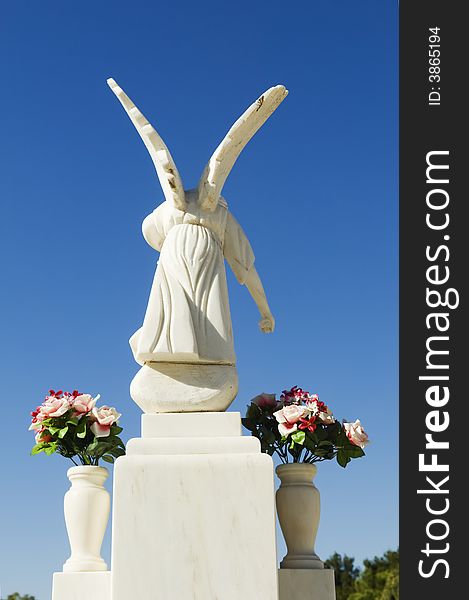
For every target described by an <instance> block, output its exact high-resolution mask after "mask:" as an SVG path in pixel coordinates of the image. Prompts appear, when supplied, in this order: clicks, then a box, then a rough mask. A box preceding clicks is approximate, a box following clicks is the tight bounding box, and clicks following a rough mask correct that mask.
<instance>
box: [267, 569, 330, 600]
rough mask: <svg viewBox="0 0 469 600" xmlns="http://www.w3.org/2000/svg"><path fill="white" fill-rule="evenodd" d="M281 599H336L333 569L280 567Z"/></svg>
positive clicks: (279, 587)
mask: <svg viewBox="0 0 469 600" xmlns="http://www.w3.org/2000/svg"><path fill="white" fill-rule="evenodd" d="M278 589H279V600H335V583H334V571H333V570H332V569H279V570H278Z"/></svg>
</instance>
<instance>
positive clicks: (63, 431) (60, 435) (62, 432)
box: [59, 427, 68, 439]
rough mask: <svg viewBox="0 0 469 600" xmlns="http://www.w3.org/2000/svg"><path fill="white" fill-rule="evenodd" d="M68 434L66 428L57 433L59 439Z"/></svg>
mask: <svg viewBox="0 0 469 600" xmlns="http://www.w3.org/2000/svg"><path fill="white" fill-rule="evenodd" d="M67 433H68V427H63V428H62V429H61V430H60V431H59V439H62V438H64V437H65V436H66V435H67Z"/></svg>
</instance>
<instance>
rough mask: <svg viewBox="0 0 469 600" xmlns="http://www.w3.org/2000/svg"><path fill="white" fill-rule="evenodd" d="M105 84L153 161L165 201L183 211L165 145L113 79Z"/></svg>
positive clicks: (181, 189) (179, 185) (176, 176)
mask: <svg viewBox="0 0 469 600" xmlns="http://www.w3.org/2000/svg"><path fill="white" fill-rule="evenodd" d="M107 83H108V85H109V87H110V88H111V90H112V91H113V92H114V94H115V95H116V96H117V98H118V99H119V101H120V103H121V104H122V106H123V107H124V109H125V112H126V113H127V114H128V115H129V117H130V120H131V121H132V123H133V124H134V126H135V128H136V130H137V131H138V133H139V135H140V137H141V138H142V140H143V143H144V144H145V146H146V147H147V150H148V152H149V153H150V156H151V158H152V160H153V164H154V165H155V169H156V173H157V175H158V178H159V180H160V184H161V187H162V188H163V193H164V195H165V198H166V200H168V201H169V202H172V203H173V205H174V206H175V207H176V208H179V209H180V210H185V209H186V201H185V196H184V187H183V185H182V180H181V177H180V175H179V173H178V170H177V168H176V164H175V162H174V160H173V158H172V156H171V154H170V153H169V150H168V148H167V147H166V145H165V143H164V142H163V140H162V139H161V138H160V136H159V135H158V133H157V132H156V130H155V129H154V127H153V126H152V125H151V124H150V123H149V122H148V121H147V119H146V118H145V117H144V116H143V115H142V113H141V112H140V111H139V109H138V108H137V107H136V106H135V104H134V103H133V102H132V100H131V99H130V98H129V97H128V96H127V94H126V93H125V92H124V91H123V90H122V88H120V87H119V86H118V85H117V83H116V82H115V81H114V79H108V80H107Z"/></svg>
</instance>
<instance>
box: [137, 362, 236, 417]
mask: <svg viewBox="0 0 469 600" xmlns="http://www.w3.org/2000/svg"><path fill="white" fill-rule="evenodd" d="M237 393H238V374H237V372H236V367H234V366H233V365H204V364H181V363H174V364H172V363H156V362H154V363H152V362H149V363H146V364H144V365H143V367H142V368H141V369H140V370H139V371H138V372H137V374H136V375H135V377H134V378H133V379H132V382H131V384H130V396H131V398H132V399H133V400H134V401H135V402H136V403H137V404H138V406H140V408H141V409H142V410H143V412H144V413H149V414H155V413H179V412H181V413H182V412H184V413H188V412H196V413H197V412H210V411H224V410H226V409H227V408H228V407H229V405H230V404H231V403H232V402H233V400H234V398H235V397H236V394H237Z"/></svg>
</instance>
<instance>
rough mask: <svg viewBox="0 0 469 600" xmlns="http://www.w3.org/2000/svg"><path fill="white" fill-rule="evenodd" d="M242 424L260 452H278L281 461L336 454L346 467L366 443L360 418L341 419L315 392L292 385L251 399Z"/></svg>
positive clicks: (307, 460) (315, 459)
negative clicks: (345, 420) (256, 443)
mask: <svg viewBox="0 0 469 600" xmlns="http://www.w3.org/2000/svg"><path fill="white" fill-rule="evenodd" d="M242 422H243V425H244V427H246V429H248V430H249V431H250V432H251V434H252V435H253V436H255V437H257V438H258V440H259V441H260V443H261V450H262V452H266V453H267V454H270V455H271V456H272V455H273V454H277V455H278V456H279V457H280V460H281V461H282V463H284V464H286V463H289V462H294V463H315V462H320V461H323V460H332V459H334V458H336V460H337V462H338V463H339V465H340V466H341V467H346V466H347V464H348V463H349V462H350V460H351V459H352V458H359V457H361V456H364V454H365V452H364V451H363V449H364V447H365V446H366V445H367V443H368V441H369V440H368V435H367V434H366V433H365V431H364V429H363V427H362V425H361V423H360V421H359V420H358V419H357V420H356V421H355V422H354V423H346V422H343V423H340V422H339V421H337V419H336V418H335V417H334V415H333V414H332V411H331V410H330V409H329V407H328V406H326V405H325V404H324V402H321V401H320V400H319V396H318V395H317V394H310V393H309V392H307V391H305V390H302V389H301V388H299V387H297V386H295V387H293V388H291V390H284V391H283V392H282V395H281V396H280V400H277V399H276V397H275V394H260V395H259V396H256V397H255V398H254V399H253V400H251V403H250V405H249V406H248V409H247V413H246V417H245V418H244V419H243V420H242Z"/></svg>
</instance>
